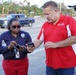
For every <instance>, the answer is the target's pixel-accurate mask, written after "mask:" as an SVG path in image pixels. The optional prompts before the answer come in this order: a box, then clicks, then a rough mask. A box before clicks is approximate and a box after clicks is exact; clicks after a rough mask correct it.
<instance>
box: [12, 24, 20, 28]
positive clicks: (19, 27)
mask: <svg viewBox="0 0 76 75" xmlns="http://www.w3.org/2000/svg"><path fill="white" fill-rule="evenodd" d="M20 27H21V26H20V25H18V26H12V28H13V29H15V28H20Z"/></svg>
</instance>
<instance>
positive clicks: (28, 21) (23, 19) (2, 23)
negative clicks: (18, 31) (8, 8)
mask: <svg viewBox="0 0 76 75" xmlns="http://www.w3.org/2000/svg"><path fill="white" fill-rule="evenodd" d="M12 18H18V19H19V21H20V24H21V26H24V25H28V26H29V27H31V26H32V24H33V23H35V19H34V18H31V17H27V16H25V15H24V14H9V15H8V16H7V17H6V18H0V27H1V28H6V27H7V24H8V22H9V20H10V19H12Z"/></svg>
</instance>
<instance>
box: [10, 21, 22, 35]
mask: <svg viewBox="0 0 76 75" xmlns="http://www.w3.org/2000/svg"><path fill="white" fill-rule="evenodd" d="M20 27H21V26H20V23H19V21H13V22H12V24H11V26H10V30H11V32H12V33H14V34H18V33H19V31H20Z"/></svg>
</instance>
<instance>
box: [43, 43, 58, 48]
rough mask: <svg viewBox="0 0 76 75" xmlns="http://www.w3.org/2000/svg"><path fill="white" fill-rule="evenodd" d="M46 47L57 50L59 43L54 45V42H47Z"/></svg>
mask: <svg viewBox="0 0 76 75" xmlns="http://www.w3.org/2000/svg"><path fill="white" fill-rule="evenodd" d="M44 47H45V48H46V49H47V48H57V43H54V42H46V43H45V44H44Z"/></svg>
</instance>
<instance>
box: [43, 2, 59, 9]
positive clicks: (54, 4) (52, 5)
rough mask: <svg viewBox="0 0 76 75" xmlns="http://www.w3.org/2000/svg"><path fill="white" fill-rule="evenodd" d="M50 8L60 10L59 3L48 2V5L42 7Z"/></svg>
mask: <svg viewBox="0 0 76 75" xmlns="http://www.w3.org/2000/svg"><path fill="white" fill-rule="evenodd" d="M49 6H50V7H53V8H55V9H57V8H58V5H57V3H56V2H54V1H48V2H46V3H45V4H44V5H43V6H42V8H46V7H49Z"/></svg>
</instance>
